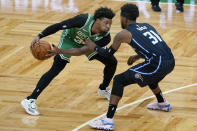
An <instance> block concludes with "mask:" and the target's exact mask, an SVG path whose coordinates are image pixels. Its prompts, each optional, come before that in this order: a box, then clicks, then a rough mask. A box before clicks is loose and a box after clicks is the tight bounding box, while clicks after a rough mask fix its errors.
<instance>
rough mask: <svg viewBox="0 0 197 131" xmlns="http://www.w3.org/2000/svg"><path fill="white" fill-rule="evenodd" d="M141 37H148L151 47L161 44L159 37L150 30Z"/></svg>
mask: <svg viewBox="0 0 197 131" xmlns="http://www.w3.org/2000/svg"><path fill="white" fill-rule="evenodd" d="M143 35H144V36H148V38H149V39H150V40H151V42H152V44H153V45H156V44H157V43H158V42H162V39H161V37H160V36H159V35H158V34H157V33H155V32H154V31H152V30H150V31H147V32H144V33H143Z"/></svg>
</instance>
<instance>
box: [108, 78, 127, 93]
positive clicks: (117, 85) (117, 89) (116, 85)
mask: <svg viewBox="0 0 197 131" xmlns="http://www.w3.org/2000/svg"><path fill="white" fill-rule="evenodd" d="M123 83H124V77H123V76H122V75H121V74H119V75H116V76H115V77H114V82H113V88H112V93H111V94H112V95H117V96H120V97H122V95H123V90H124V86H123Z"/></svg>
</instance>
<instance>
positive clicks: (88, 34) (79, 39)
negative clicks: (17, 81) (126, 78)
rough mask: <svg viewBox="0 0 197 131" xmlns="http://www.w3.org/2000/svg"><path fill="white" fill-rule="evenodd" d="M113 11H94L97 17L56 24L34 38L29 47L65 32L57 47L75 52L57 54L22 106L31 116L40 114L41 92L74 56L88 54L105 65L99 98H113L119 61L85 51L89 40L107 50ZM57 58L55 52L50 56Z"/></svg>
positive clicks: (82, 16) (69, 20)
mask: <svg viewBox="0 0 197 131" xmlns="http://www.w3.org/2000/svg"><path fill="white" fill-rule="evenodd" d="M114 16H115V14H114V12H113V11H112V10H111V9H109V8H103V7H101V8H99V9H97V10H96V11H95V13H94V16H93V15H91V14H80V15H77V16H75V17H73V18H70V19H67V20H65V21H62V22H60V23H56V24H53V25H51V26H48V27H47V28H46V29H44V30H43V31H42V32H41V33H39V34H38V36H36V37H35V38H34V40H33V41H32V43H31V46H30V48H32V47H33V46H34V45H35V44H39V40H40V39H41V38H43V37H46V36H48V35H51V34H54V33H56V32H57V31H59V30H63V32H62V35H61V38H60V42H59V44H58V48H59V49H61V50H66V49H67V50H72V49H75V50H73V51H71V52H70V53H69V54H68V53H67V54H63V53H62V54H57V53H56V54H57V55H55V57H54V62H53V65H52V67H51V68H50V70H49V71H48V72H46V73H45V74H44V75H43V76H42V77H41V78H40V80H39V81H38V83H37V85H36V88H35V89H34V91H33V92H32V94H31V95H30V96H28V97H27V98H25V99H24V100H22V101H21V105H22V107H23V108H24V109H25V110H26V112H27V113H28V114H30V115H39V114H40V113H39V111H38V110H37V106H36V100H37V97H38V96H39V95H40V93H41V92H42V91H43V90H44V89H45V88H46V87H47V86H48V84H49V83H50V82H51V81H52V80H53V79H54V77H55V76H57V75H58V74H59V73H60V72H61V71H62V70H63V69H64V67H65V66H66V64H67V63H69V62H70V57H71V56H78V55H82V54H85V55H86V56H87V57H88V59H89V60H90V61H91V60H98V61H100V62H101V63H103V64H104V65H105V68H104V71H103V72H104V76H103V82H102V83H101V84H100V86H99V88H98V95H99V96H102V97H105V98H107V99H108V100H109V99H110V94H111V91H110V89H109V87H108V86H109V83H110V81H111V79H112V77H113V75H114V73H115V71H116V66H117V60H116V58H115V57H114V56H112V57H110V58H105V57H103V56H101V55H99V54H98V53H97V52H95V51H94V49H91V48H83V47H86V46H84V43H85V41H86V40H87V39H90V40H92V41H93V42H95V44H96V45H98V46H101V47H105V46H106V45H107V44H108V43H109V42H110V41H111V36H110V33H109V30H110V27H111V24H112V18H113V17H114ZM50 55H51V56H52V55H54V53H50Z"/></svg>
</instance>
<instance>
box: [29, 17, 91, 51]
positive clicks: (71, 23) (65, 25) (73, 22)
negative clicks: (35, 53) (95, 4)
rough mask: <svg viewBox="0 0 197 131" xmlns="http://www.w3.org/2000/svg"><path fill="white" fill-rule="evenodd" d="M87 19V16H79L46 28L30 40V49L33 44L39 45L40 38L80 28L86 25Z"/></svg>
mask: <svg viewBox="0 0 197 131" xmlns="http://www.w3.org/2000/svg"><path fill="white" fill-rule="evenodd" d="M87 19H88V14H80V15H77V16H75V17H73V18H70V19H67V20H64V21H62V22H59V23H56V24H53V25H50V26H48V27H47V28H45V29H44V30H43V31H42V32H41V33H39V34H38V35H37V36H36V37H35V38H34V39H33V40H32V42H31V47H30V48H32V47H33V46H34V44H39V40H40V39H41V38H43V37H46V36H48V35H51V34H54V33H56V32H57V31H59V30H64V29H69V28H74V27H77V28H81V27H82V26H83V25H84V24H85V23H86V20H87Z"/></svg>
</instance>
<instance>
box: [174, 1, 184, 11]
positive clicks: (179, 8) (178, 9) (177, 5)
mask: <svg viewBox="0 0 197 131" xmlns="http://www.w3.org/2000/svg"><path fill="white" fill-rule="evenodd" d="M175 6H176V10H177V12H183V11H184V9H183V3H180V2H176V3H175Z"/></svg>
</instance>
